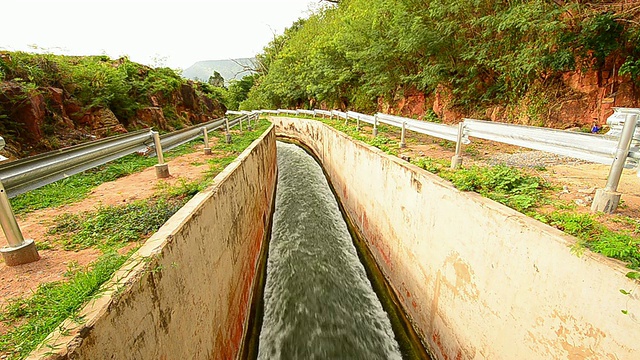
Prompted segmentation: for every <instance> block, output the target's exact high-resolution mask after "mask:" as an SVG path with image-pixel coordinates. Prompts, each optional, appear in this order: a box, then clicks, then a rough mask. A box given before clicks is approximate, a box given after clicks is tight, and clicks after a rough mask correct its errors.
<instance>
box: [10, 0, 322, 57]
mask: <svg viewBox="0 0 640 360" xmlns="http://www.w3.org/2000/svg"><path fill="white" fill-rule="evenodd" d="M318 3H319V0H263V1H259V0H209V1H205V0H185V1H177V0H174V1H170V0H164V1H163V0H156V1H153V0H108V1H104V0H75V1H71V0H64V1H63V0H0V9H1V10H0V12H1V15H0V17H1V18H2V19H1V20H0V49H4V50H11V51H16V50H22V51H34V50H32V48H31V46H33V45H36V46H37V47H39V48H43V49H46V50H47V51H49V52H52V53H56V54H61V53H63V54H68V55H100V54H107V55H109V56H111V57H113V58H117V57H119V56H121V55H128V56H129V57H130V58H131V60H133V61H137V62H141V63H144V64H147V65H165V66H169V67H172V68H180V69H185V68H187V67H189V66H190V65H192V64H193V63H195V62H196V61H200V60H220V59H230V58H242V57H252V56H254V55H255V54H257V53H259V52H260V51H261V50H262V48H263V47H264V46H265V45H266V44H267V43H268V42H269V41H270V40H271V39H272V38H273V32H275V33H277V34H282V32H283V31H284V29H285V28H286V27H289V26H290V25H291V24H292V23H293V22H294V21H295V20H297V19H298V18H300V17H308V15H309V12H310V9H315V8H317V7H318Z"/></svg>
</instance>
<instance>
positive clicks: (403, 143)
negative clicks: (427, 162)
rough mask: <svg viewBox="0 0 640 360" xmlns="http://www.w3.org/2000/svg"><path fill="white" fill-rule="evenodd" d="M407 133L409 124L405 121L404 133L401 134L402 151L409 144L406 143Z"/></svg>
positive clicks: (403, 124)
mask: <svg viewBox="0 0 640 360" xmlns="http://www.w3.org/2000/svg"><path fill="white" fill-rule="evenodd" d="M406 133H407V122H406V121H403V122H402V133H401V134H400V148H401V149H402V148H404V147H406V146H407V143H406V142H405V141H404V140H405V135H406Z"/></svg>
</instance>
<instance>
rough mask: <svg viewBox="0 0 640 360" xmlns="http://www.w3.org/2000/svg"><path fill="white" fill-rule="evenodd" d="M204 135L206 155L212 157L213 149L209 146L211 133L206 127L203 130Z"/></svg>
mask: <svg viewBox="0 0 640 360" xmlns="http://www.w3.org/2000/svg"><path fill="white" fill-rule="evenodd" d="M202 133H203V135H204V150H203V151H204V154H205V155H211V147H210V146H209V132H208V131H207V128H206V127H203V128H202Z"/></svg>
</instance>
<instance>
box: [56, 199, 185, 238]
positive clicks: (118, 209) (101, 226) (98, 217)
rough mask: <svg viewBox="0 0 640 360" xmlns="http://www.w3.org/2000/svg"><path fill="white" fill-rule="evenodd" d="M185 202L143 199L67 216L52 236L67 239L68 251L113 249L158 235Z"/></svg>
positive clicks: (60, 220) (58, 222)
mask: <svg viewBox="0 0 640 360" xmlns="http://www.w3.org/2000/svg"><path fill="white" fill-rule="evenodd" d="M185 201H186V200H185V199H170V200H165V199H160V200H157V201H156V200H141V201H136V202H133V203H131V204H127V205H121V206H107V207H102V208H99V209H98V210H96V211H91V212H86V213H83V214H81V215H68V214H67V215H63V216H61V217H58V218H57V219H56V225H55V226H54V227H53V228H51V229H50V230H49V234H50V235H58V236H59V237H63V236H64V239H62V240H61V242H62V246H63V248H64V249H65V250H80V249H86V248H88V247H93V246H97V247H99V248H103V249H104V248H107V249H109V248H112V247H114V246H116V245H119V244H122V243H126V242H130V241H137V240H139V239H140V237H142V236H144V235H146V234H149V233H152V232H155V231H156V230H158V229H159V228H160V226H162V224H164V223H165V222H166V221H167V220H168V219H169V218H170V217H171V216H172V215H173V214H174V213H175V212H176V211H178V209H180V208H181V207H182V205H184V203H185Z"/></svg>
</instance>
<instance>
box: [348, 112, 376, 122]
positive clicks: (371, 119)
mask: <svg viewBox="0 0 640 360" xmlns="http://www.w3.org/2000/svg"><path fill="white" fill-rule="evenodd" d="M347 116H348V117H349V118H350V119H354V120H360V121H364V122H366V123H369V124H372V125H373V123H374V122H375V121H376V120H375V116H373V115H366V114H361V113H359V112H355V111H347Z"/></svg>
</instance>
